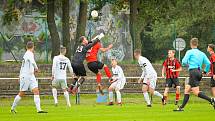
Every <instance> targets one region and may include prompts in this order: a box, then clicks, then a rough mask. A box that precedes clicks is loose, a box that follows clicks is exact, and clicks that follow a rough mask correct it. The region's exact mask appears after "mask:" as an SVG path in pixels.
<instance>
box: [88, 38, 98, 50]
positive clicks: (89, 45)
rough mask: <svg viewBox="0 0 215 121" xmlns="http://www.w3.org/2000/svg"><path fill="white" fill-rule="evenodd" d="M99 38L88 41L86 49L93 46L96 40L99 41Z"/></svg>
mask: <svg viewBox="0 0 215 121" xmlns="http://www.w3.org/2000/svg"><path fill="white" fill-rule="evenodd" d="M99 41H100V40H99V39H96V40H94V41H92V42H90V43H89V44H88V45H87V46H86V49H87V50H89V49H90V48H91V47H93V46H94V45H95V44H96V43H97V42H99Z"/></svg>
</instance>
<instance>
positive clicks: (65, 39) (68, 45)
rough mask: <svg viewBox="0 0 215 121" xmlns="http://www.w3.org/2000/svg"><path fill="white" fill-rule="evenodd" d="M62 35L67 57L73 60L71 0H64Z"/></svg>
mask: <svg viewBox="0 0 215 121" xmlns="http://www.w3.org/2000/svg"><path fill="white" fill-rule="evenodd" d="M62 11H63V16H62V30H63V31H62V35H63V46H65V47H66V49H67V53H66V57H68V58H69V59H70V60H71V40H70V33H69V31H70V30H69V27H70V26H69V19H70V18H69V0H62Z"/></svg>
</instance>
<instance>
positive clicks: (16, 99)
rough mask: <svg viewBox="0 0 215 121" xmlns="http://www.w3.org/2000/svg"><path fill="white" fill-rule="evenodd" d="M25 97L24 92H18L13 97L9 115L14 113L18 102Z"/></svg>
mask: <svg viewBox="0 0 215 121" xmlns="http://www.w3.org/2000/svg"><path fill="white" fill-rule="evenodd" d="M24 95H25V92H23V91H20V92H19V93H18V95H17V96H16V97H15V99H14V101H13V104H12V107H11V113H16V112H17V111H16V110H15V108H16V106H17V105H18V103H19V101H20V100H21V99H22V97H23V96H24Z"/></svg>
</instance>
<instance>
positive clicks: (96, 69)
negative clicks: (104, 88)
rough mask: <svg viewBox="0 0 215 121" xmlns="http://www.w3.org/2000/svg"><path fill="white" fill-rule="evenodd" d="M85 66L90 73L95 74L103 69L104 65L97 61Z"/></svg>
mask: <svg viewBox="0 0 215 121" xmlns="http://www.w3.org/2000/svg"><path fill="white" fill-rule="evenodd" d="M87 66H88V68H89V69H90V71H92V72H93V73H95V74H97V73H98V72H99V70H100V69H102V68H103V67H104V64H103V63H102V62H99V61H94V62H89V63H87Z"/></svg>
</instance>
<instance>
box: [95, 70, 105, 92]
mask: <svg viewBox="0 0 215 121" xmlns="http://www.w3.org/2000/svg"><path fill="white" fill-rule="evenodd" d="M101 80H102V74H101V72H98V73H97V74H96V82H97V84H98V89H99V92H100V93H101V94H102V95H104V92H103V90H102V85H101Z"/></svg>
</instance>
